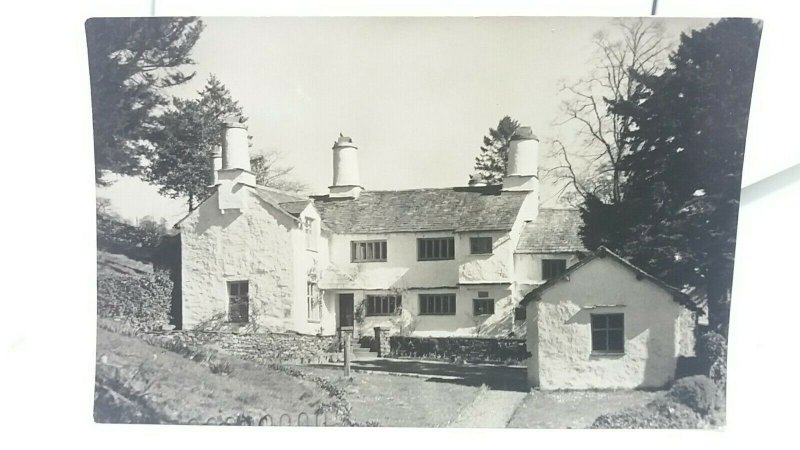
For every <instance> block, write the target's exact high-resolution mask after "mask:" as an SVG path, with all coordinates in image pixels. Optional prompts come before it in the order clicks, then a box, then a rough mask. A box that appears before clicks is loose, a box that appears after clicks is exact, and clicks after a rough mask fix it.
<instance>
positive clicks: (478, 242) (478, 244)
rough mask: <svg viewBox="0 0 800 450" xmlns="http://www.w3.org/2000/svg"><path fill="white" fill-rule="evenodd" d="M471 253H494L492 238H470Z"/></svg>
mask: <svg viewBox="0 0 800 450" xmlns="http://www.w3.org/2000/svg"><path fill="white" fill-rule="evenodd" d="M469 252H470V253H471V254H473V255H487V254H491V253H492V238H490V237H473V238H469Z"/></svg>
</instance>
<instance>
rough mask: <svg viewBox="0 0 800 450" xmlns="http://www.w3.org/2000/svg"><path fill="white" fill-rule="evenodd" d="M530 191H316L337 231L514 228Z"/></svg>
mask: <svg viewBox="0 0 800 450" xmlns="http://www.w3.org/2000/svg"><path fill="white" fill-rule="evenodd" d="M527 194H528V193H527V192H501V190H500V186H482V187H463V188H462V187H456V188H431V189H413V190H405V191H363V192H362V193H361V195H360V196H359V197H358V198H357V199H335V198H333V199H332V198H330V197H329V196H327V195H322V196H315V197H312V198H313V199H314V206H315V207H316V208H317V210H318V211H319V213H320V216H322V221H323V223H325V224H327V225H328V227H330V228H331V229H332V230H333V231H334V232H335V233H365V234H366V233H397V232H419V231H456V232H460V231H492V230H497V231H500V230H510V229H511V227H512V225H513V224H514V221H515V220H516V217H517V214H518V213H519V210H520V208H521V207H522V203H523V201H524V200H525V197H526V196H527Z"/></svg>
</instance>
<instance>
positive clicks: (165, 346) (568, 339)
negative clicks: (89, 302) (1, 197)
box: [85, 16, 763, 429]
mask: <svg viewBox="0 0 800 450" xmlns="http://www.w3.org/2000/svg"><path fill="white" fill-rule="evenodd" d="M762 28H763V22H762V21H761V20H759V19H750V18H741V17H739V18H697V17H694V18H663V17H620V18H615V17H512V16H510V17H264V18H256V17H188V16H182V17H141V18H131V17H127V18H122V17H117V18H106V17H93V18H90V19H88V20H87V21H86V23H85V31H86V44H87V47H86V48H87V51H88V65H89V77H90V80H89V81H90V85H91V107H92V120H91V121H92V128H93V145H94V164H95V166H94V177H95V178H94V184H95V187H96V227H97V228H96V230H97V308H96V311H97V320H96V323H97V329H96V333H97V338H96V364H95V374H94V377H95V378H94V386H95V389H94V399H93V401H94V421H95V422H98V423H113V424H168V425H198V426H200V425H254V426H318V427H415V428H447V427H450V428H531V429H539V428H556V429H567V428H624V429H628V428H678V429H696V428H702V429H720V428H724V427H725V426H726V410H727V407H728V406H729V405H728V402H727V401H726V397H727V395H726V394H727V354H728V335H729V323H730V311H731V306H732V305H735V302H732V301H731V297H732V296H731V290H732V283H733V273H734V260H735V259H734V257H735V254H736V242H737V223H738V222H737V221H738V217H739V206H740V195H741V186H742V173H743V161H744V155H745V142H746V137H747V131H748V121H749V120H750V106H751V97H752V94H753V85H754V76H755V73H756V67H757V60H758V58H759V45H760V40H761V34H762ZM734 307H735V306H734ZM737 344H739V341H734V342H733V343H732V344H731V345H733V346H735V345H737Z"/></svg>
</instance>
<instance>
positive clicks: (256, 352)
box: [147, 330, 342, 364]
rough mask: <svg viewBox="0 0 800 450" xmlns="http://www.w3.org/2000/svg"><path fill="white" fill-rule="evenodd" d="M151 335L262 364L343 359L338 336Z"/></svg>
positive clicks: (181, 332)
mask: <svg viewBox="0 0 800 450" xmlns="http://www.w3.org/2000/svg"><path fill="white" fill-rule="evenodd" d="M147 334H150V335H154V336H160V337H163V338H171V339H176V340H179V341H182V342H184V343H185V344H187V345H191V346H196V347H197V346H202V347H206V348H211V349H214V350H218V351H220V352H222V353H225V354H227V355H231V356H234V357H237V358H240V359H244V360H248V361H255V362H258V363H271V362H280V363H284V364H319V363H325V362H336V361H340V360H341V359H342V354H341V353H340V352H338V351H337V346H338V343H337V340H336V337H335V336H312V335H306V334H298V333H246V334H245V333H229V332H218V331H192V330H177V331H151V332H148V333H147Z"/></svg>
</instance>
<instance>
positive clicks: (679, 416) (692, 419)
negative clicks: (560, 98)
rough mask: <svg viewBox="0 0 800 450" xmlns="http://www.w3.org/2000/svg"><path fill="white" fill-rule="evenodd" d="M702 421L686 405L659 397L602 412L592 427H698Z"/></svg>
mask: <svg viewBox="0 0 800 450" xmlns="http://www.w3.org/2000/svg"><path fill="white" fill-rule="evenodd" d="M702 423H703V422H702V421H701V420H700V417H699V416H698V415H697V414H696V413H695V412H694V411H692V410H691V408H689V407H688V406H686V405H682V404H680V403H676V402H674V401H672V400H669V399H664V398H661V399H656V400H653V401H652V402H650V403H648V404H647V405H645V406H640V407H637V408H629V409H626V410H623V411H620V412H615V413H611V414H603V415H602V416H600V417H598V418H597V419H595V421H594V423H592V428H698V427H700V426H701V425H702Z"/></svg>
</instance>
